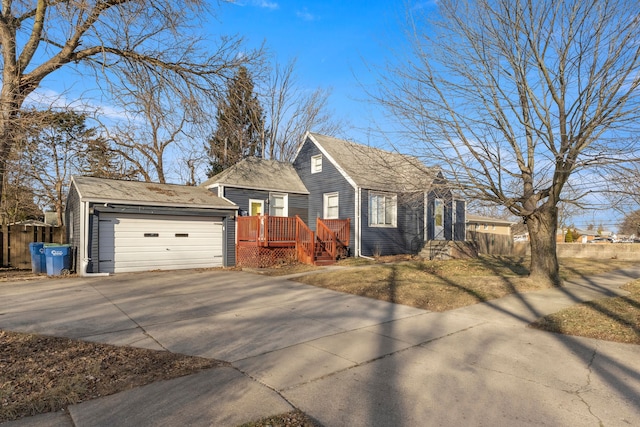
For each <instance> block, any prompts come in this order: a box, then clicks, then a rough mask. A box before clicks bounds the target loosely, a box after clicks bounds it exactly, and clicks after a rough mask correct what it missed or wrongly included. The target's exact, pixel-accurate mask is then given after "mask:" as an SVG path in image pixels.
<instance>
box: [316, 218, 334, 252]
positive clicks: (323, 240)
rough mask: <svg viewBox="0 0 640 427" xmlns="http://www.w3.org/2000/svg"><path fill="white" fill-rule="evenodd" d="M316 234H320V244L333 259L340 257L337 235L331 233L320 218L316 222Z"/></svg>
mask: <svg viewBox="0 0 640 427" xmlns="http://www.w3.org/2000/svg"><path fill="white" fill-rule="evenodd" d="M316 233H318V240H319V241H320V242H319V244H320V245H322V249H324V251H325V252H327V253H328V254H329V255H330V256H331V259H336V258H337V256H338V242H337V238H336V233H334V232H333V231H331V230H330V229H329V227H327V226H326V225H325V223H324V222H322V220H321V219H320V218H318V220H317V221H316ZM319 252H320V251H319Z"/></svg>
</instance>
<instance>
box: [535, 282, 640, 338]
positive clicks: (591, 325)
mask: <svg viewBox="0 0 640 427" xmlns="http://www.w3.org/2000/svg"><path fill="white" fill-rule="evenodd" d="M622 289H624V290H627V291H629V292H631V295H629V296H622V297H612V298H602V299H599V300H595V301H588V302H585V303H583V304H577V305H575V306H573V307H569V308H567V309H564V310H562V311H559V312H557V313H553V314H550V315H548V316H545V317H543V318H541V319H539V320H537V321H536V322H534V323H533V324H532V325H531V326H532V327H534V328H538V329H542V330H544V331H549V332H556V333H560V334H566V335H575V336H580V337H588V338H595V339H599V340H606V341H615V342H622V343H628V344H640V280H636V281H634V282H631V283H627V284H626V285H624V286H623V287H622Z"/></svg>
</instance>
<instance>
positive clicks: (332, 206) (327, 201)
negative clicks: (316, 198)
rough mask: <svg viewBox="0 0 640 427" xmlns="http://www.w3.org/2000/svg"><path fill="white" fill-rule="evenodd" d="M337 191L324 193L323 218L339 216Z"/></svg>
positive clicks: (336, 217)
mask: <svg viewBox="0 0 640 427" xmlns="http://www.w3.org/2000/svg"><path fill="white" fill-rule="evenodd" d="M338 199H339V197H338V193H325V194H324V219H338V218H339V217H340V212H339V205H338Z"/></svg>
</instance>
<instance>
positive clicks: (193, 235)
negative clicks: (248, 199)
mask: <svg viewBox="0 0 640 427" xmlns="http://www.w3.org/2000/svg"><path fill="white" fill-rule="evenodd" d="M237 211H238V207H237V206H236V205H234V204H233V203H231V202H229V201H228V200H225V199H223V198H220V197H218V196H217V195H215V194H214V193H212V192H210V191H208V190H206V189H204V188H201V187H189V186H182V185H169V184H155V183H147V182H135V181H119V180H112V179H103V178H94V177H82V176H76V177H72V179H71V185H70V189H69V196H68V198H67V206H66V212H65V216H66V219H65V222H66V224H67V241H68V242H69V243H70V244H71V245H72V246H73V247H74V248H75V252H76V253H77V256H76V265H77V268H76V270H77V272H78V274H80V275H83V276H84V275H87V274H91V273H119V272H131V271H148V270H172V269H182V268H207V267H221V266H233V265H235V217H236V216H237Z"/></svg>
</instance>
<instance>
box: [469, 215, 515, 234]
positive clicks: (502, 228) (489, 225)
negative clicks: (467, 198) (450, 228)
mask: <svg viewBox="0 0 640 427" xmlns="http://www.w3.org/2000/svg"><path fill="white" fill-rule="evenodd" d="M515 224H516V222H515V221H510V220H508V219H502V218H492V217H487V216H480V215H473V214H467V232H471V233H485V234H495V235H498V236H508V237H509V238H511V227H512V226H513V225H515Z"/></svg>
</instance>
